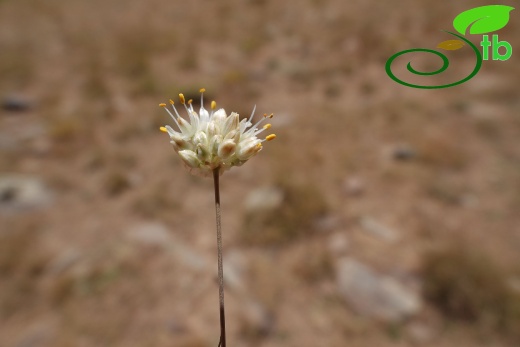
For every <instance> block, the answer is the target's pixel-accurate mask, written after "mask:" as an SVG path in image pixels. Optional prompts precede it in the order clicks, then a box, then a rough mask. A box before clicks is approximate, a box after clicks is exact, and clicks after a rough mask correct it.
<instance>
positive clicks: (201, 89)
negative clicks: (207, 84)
mask: <svg viewBox="0 0 520 347" xmlns="http://www.w3.org/2000/svg"><path fill="white" fill-rule="evenodd" d="M205 91H206V88H200V89H199V92H200V107H201V108H204V92H205Z"/></svg>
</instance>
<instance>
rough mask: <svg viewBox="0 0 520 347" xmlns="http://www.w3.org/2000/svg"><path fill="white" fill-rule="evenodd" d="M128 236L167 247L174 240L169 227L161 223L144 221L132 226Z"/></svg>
mask: <svg viewBox="0 0 520 347" xmlns="http://www.w3.org/2000/svg"><path fill="white" fill-rule="evenodd" d="M128 236H129V237H130V239H132V240H133V241H137V242H139V243H141V244H144V245H147V246H161V247H166V246H167V245H169V244H170V243H171V241H172V239H171V237H170V234H169V233H168V228H167V227H166V226H164V225H163V224H161V223H144V224H141V225H138V226H136V227H134V228H132V229H131V230H130V231H129V232H128Z"/></svg>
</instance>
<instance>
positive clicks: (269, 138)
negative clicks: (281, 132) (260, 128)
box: [265, 134, 276, 141]
mask: <svg viewBox="0 0 520 347" xmlns="http://www.w3.org/2000/svg"><path fill="white" fill-rule="evenodd" d="M265 139H266V140H267V141H271V140H274V139H276V135H275V134H271V135H267V136H266V137H265Z"/></svg>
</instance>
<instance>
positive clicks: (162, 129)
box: [159, 127, 168, 133]
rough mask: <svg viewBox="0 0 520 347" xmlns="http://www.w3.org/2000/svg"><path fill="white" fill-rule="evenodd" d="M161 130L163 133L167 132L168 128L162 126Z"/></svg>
mask: <svg viewBox="0 0 520 347" xmlns="http://www.w3.org/2000/svg"><path fill="white" fill-rule="evenodd" d="M159 130H160V131H162V132H163V133H167V132H168V130H166V128H165V127H160V128H159Z"/></svg>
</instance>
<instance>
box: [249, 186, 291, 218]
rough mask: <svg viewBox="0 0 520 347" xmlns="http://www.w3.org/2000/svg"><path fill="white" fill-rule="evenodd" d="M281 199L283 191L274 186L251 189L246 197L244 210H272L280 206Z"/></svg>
mask: <svg viewBox="0 0 520 347" xmlns="http://www.w3.org/2000/svg"><path fill="white" fill-rule="evenodd" d="M282 201H283V192H282V191H281V190H280V189H278V188H276V187H261V188H258V189H255V190H253V191H252V192H251V193H249V195H248V196H247V199H246V210H247V211H250V212H254V211H258V210H264V211H265V210H272V209H276V208H278V207H280V205H281V204H282Z"/></svg>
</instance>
